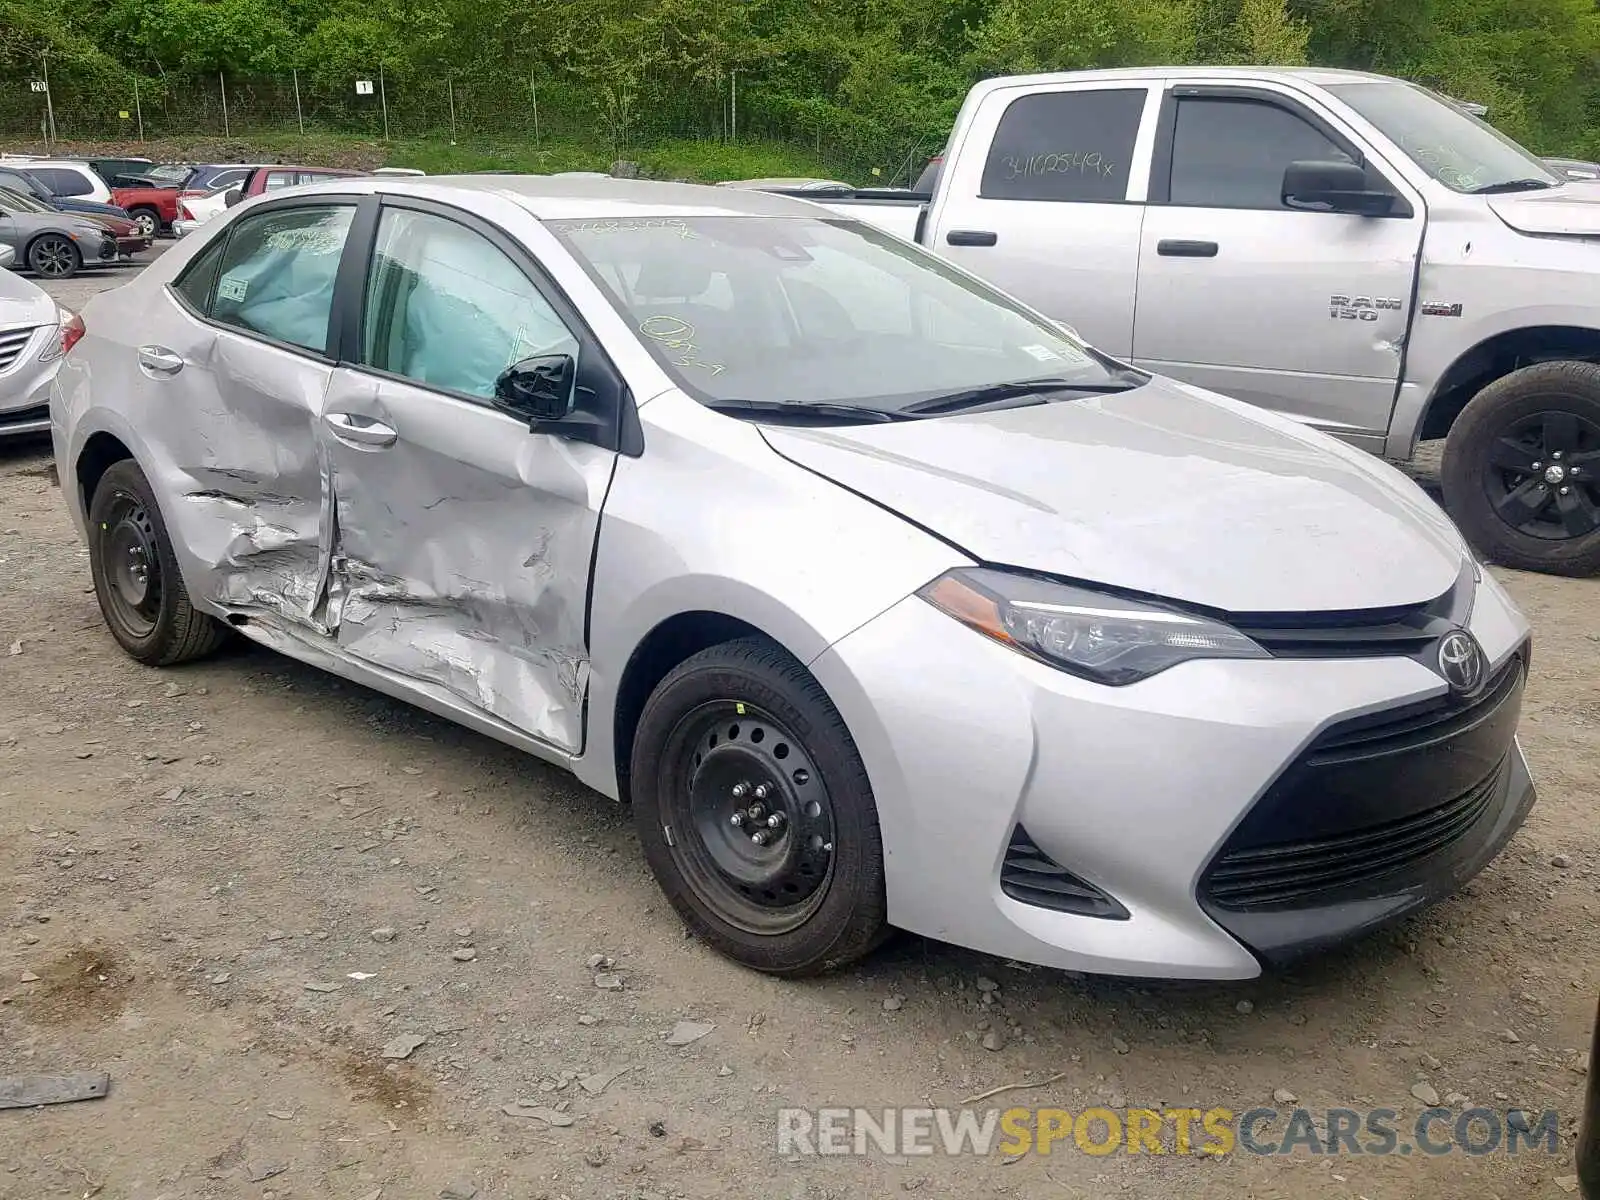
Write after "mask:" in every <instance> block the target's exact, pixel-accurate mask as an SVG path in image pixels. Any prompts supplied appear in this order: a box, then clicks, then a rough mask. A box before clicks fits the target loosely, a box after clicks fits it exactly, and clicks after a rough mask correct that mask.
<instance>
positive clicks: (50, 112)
mask: <svg viewBox="0 0 1600 1200" xmlns="http://www.w3.org/2000/svg"><path fill="white" fill-rule="evenodd" d="M39 63H40V65H41V66H43V68H44V113H45V117H44V120H45V139H44V140H45V145H47V146H48V145H49V144H50V143H51V142H53V141H55V140H56V98H55V96H54V94H52V93H51V91H50V51H48V50H46V51H45V52H44V53H42V54H41V55H39Z"/></svg>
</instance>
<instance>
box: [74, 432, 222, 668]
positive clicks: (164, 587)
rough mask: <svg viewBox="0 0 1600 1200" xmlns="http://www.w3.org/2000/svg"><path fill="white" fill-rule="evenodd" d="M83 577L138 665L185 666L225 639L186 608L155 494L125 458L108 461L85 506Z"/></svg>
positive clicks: (216, 624)
mask: <svg viewBox="0 0 1600 1200" xmlns="http://www.w3.org/2000/svg"><path fill="white" fill-rule="evenodd" d="M89 573H90V575H91V577H92V578H93V579H94V594H95V598H96V599H97V600H99V601H100V613H101V615H102V616H104V617H105V621H106V626H107V627H108V628H109V629H110V630H111V636H112V637H114V638H116V639H117V642H118V644H119V645H121V647H122V648H123V649H124V650H126V651H127V652H128V653H129V654H130V655H132V656H133V657H134V658H136V659H138V660H139V661H140V662H142V663H146V664H148V665H149V666H152V667H170V666H172V665H174V664H176V663H181V662H188V661H189V660H190V659H193V658H200V657H201V656H202V655H206V654H210V653H211V652H212V651H213V650H215V649H216V648H217V647H218V646H220V645H222V643H223V642H225V641H226V640H227V638H228V627H227V626H226V625H224V624H222V622H220V621H218V620H216V619H215V618H213V617H211V616H209V615H208V614H206V613H202V612H199V611H197V610H196V609H195V608H194V606H193V605H191V604H190V603H189V593H188V591H187V589H185V588H184V586H183V576H182V575H180V574H179V572H178V561H177V559H176V558H175V557H174V556H173V553H172V543H171V542H170V541H169V540H168V538H167V527H166V525H165V524H164V523H163V522H162V520H161V510H160V508H159V507H158V506H157V505H156V498H155V493H154V492H153V491H152V490H151V488H150V484H149V481H148V480H146V479H145V477H144V472H143V471H141V470H139V468H138V466H137V465H136V464H135V463H134V461H133V460H132V459H123V460H122V461H121V462H117V463H113V464H112V465H111V467H110V468H109V469H108V470H107V471H106V473H105V474H104V475H103V476H101V478H100V482H99V484H98V485H97V486H96V487H95V489H94V496H93V498H92V499H91V500H90V501H89Z"/></svg>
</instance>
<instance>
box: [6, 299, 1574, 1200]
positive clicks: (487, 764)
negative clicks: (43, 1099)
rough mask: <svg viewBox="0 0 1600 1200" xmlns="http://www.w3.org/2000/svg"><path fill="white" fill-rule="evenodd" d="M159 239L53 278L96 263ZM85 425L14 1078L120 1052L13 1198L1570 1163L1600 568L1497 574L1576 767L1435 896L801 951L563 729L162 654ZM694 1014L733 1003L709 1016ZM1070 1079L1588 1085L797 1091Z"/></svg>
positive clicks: (891, 1187)
mask: <svg viewBox="0 0 1600 1200" xmlns="http://www.w3.org/2000/svg"><path fill="white" fill-rule="evenodd" d="M121 277H125V273H124V276H118V275H115V274H110V275H105V276H90V277H86V278H85V279H84V280H83V281H72V282H68V283H66V284H63V285H60V286H59V287H57V288H55V289H54V290H55V291H56V292H57V294H58V296H59V297H60V298H61V299H62V300H63V301H64V302H66V303H68V304H70V303H72V302H73V301H74V300H76V299H81V297H82V296H83V295H84V294H85V293H86V292H87V291H88V290H90V289H93V288H98V287H103V286H107V285H108V284H112V283H114V282H115V281H116V280H117V279H118V278H121ZM48 455H49V452H48V446H47V445H44V444H40V443H38V442H34V443H29V444H22V445H16V444H13V445H5V446H0V577H3V578H4V579H5V581H6V582H5V586H4V587H3V589H0V683H3V686H0V881H3V883H0V1076H8V1075H16V1074H27V1073H44V1074H57V1073H64V1072H68V1071H73V1070H78V1069H87V1068H96V1069H103V1070H106V1071H109V1072H110V1074H111V1078H112V1084H111V1093H110V1096H109V1097H108V1098H106V1099H103V1100H96V1101H92V1102H88V1103H82V1104H68V1105H60V1106H57V1107H53V1108H46V1109H37V1110H18V1111H10V1112H3V1111H0V1197H6V1198H10V1197H16V1198H18V1200H21V1198H23V1197H26V1198H28V1200H35V1198H40V1197H52V1196H74V1197H84V1196H90V1195H93V1194H95V1193H96V1191H97V1190H101V1189H103V1191H101V1194H103V1195H106V1196H116V1197H132V1198H136V1200H156V1198H157V1197H161V1198H165V1200H188V1198H198V1197H219V1198H220V1197H259V1198H261V1200H275V1198H283V1197H319V1198H321V1197H326V1198H330V1200H374V1198H379V1197H382V1198H394V1197H434V1196H452V1195H454V1196H468V1195H471V1194H473V1191H474V1189H476V1195H478V1196H480V1197H484V1198H486V1200H488V1198H500V1197H519V1198H534V1197H546V1198H547V1200H559V1198H561V1197H566V1198H568V1200H589V1198H606V1200H609V1198H613V1197H626V1198H628V1200H649V1198H652V1197H655V1198H658V1200H665V1198H667V1197H696V1198H699V1197H728V1198H734V1197H738V1198H741V1200H745V1198H750V1197H760V1198H762V1200H824V1198H827V1197H832V1198H843V1197H862V1198H868V1197H870V1198H881V1197H886V1196H890V1195H897V1194H900V1193H901V1192H907V1193H915V1194H922V1195H929V1196H958V1197H963V1198H967V1197H980V1196H1012V1197H1026V1198H1029V1200H1032V1198H1035V1197H1052V1196H1061V1197H1090V1196H1094V1197H1105V1196H1123V1195H1126V1196H1140V1197H1142V1196H1149V1195H1155V1194H1158V1193H1160V1194H1164V1195H1167V1196H1172V1197H1218V1198H1221V1197H1228V1198H1230V1200H1233V1198H1237V1197H1261V1198H1266V1197H1290V1196H1293V1197H1300V1196H1314V1197H1349V1198H1351V1200H1354V1198H1356V1197H1366V1198H1368V1200H1380V1198H1384V1200H1388V1198H1393V1197H1409V1196H1416V1197H1429V1198H1432V1197H1436V1196H1472V1197H1494V1196H1497V1197H1502V1198H1504V1200H1511V1198H1513V1197H1516V1198H1522V1197H1544V1196H1551V1197H1554V1196H1561V1195H1565V1194H1566V1193H1567V1191H1568V1190H1570V1186H1571V1180H1570V1176H1571V1175H1572V1171H1573V1168H1572V1165H1571V1134H1572V1132H1573V1130H1572V1126H1571V1118H1572V1117H1574V1116H1575V1115H1576V1113H1577V1111H1578V1107H1579V1102H1580V1095H1581V1090H1582V1086H1583V1080H1582V1077H1581V1070H1582V1062H1581V1059H1582V1052H1583V1051H1584V1050H1585V1048H1586V1046H1587V1038H1588V1027H1589V1021H1590V1019H1591V1018H1592V1015H1593V1012H1594V1000H1595V994H1596V986H1597V976H1600V970H1597V968H1600V946H1597V942H1596V937H1595V929H1596V919H1595V918H1596V910H1597V901H1600V897H1597V890H1600V889H1597V882H1600V875H1597V874H1596V868H1597V866H1600V826H1597V823H1596V821H1595V818H1594V806H1595V800H1596V780H1597V779H1600V687H1597V685H1596V681H1597V680H1600V581H1592V580H1591V581H1581V582H1580V581H1572V580H1557V579H1547V578H1540V577H1536V576H1527V575H1518V574H1515V573H1505V575H1504V576H1503V577H1504V578H1505V580H1506V582H1507V584H1508V586H1509V587H1510V588H1511V590H1512V591H1513V593H1514V594H1515V595H1516V596H1517V597H1518V599H1519V600H1520V602H1521V603H1522V604H1523V605H1524V606H1525V608H1526V610H1527V611H1528V613H1529V615H1530V617H1531V619H1532V621H1533V624H1534V628H1535V631H1536V652H1535V656H1534V672H1533V679H1532V683H1531V686H1530V690H1529V694H1528V700H1527V704H1526V708H1525V712H1524V716H1523V727H1522V736H1523V739H1524V744H1525V745H1526V747H1527V749H1528V753H1529V756H1530V759H1531V761H1532V766H1533V771H1534V775H1535V778H1536V779H1537V781H1538V783H1539V785H1540V789H1541V798H1540V803H1539V805H1538V806H1537V807H1536V808H1535V810H1534V812H1533V815H1532V817H1531V818H1530V820H1529V823H1528V825H1527V827H1526V828H1525V829H1524V831H1523V832H1522V833H1521V834H1520V835H1519V836H1518V837H1517V838H1516V840H1515V841H1514V842H1513V843H1512V845H1511V847H1510V848H1509V849H1508V850H1507V852H1506V853H1505V854H1503V855H1502V856H1501V857H1500V858H1499V860H1497V861H1496V862H1495V863H1494V864H1493V865H1491V866H1490V868H1489V869H1488V870H1487V871H1485V872H1484V874H1483V875H1482V876H1480V877H1479V879H1478V880H1477V881H1475V882H1474V883H1473V884H1472V885H1471V886H1470V887H1468V888H1467V889H1466V890H1465V891H1464V892H1463V894H1462V895H1460V896H1459V897H1457V898H1456V899H1454V900H1452V901H1450V902H1448V903H1446V904H1444V905H1441V906H1439V907H1437V908H1435V909H1433V910H1431V911H1429V912H1428V913H1426V914H1424V915H1423V916H1421V917H1419V918H1416V919H1413V920H1410V921H1407V922H1405V923H1404V924H1402V925H1400V926H1398V927H1396V928H1394V929H1393V930H1391V931H1389V932H1387V933H1385V934H1383V935H1381V936H1378V937H1374V938H1372V939H1369V940H1367V941H1365V942H1363V943H1361V944H1359V945H1357V946H1354V947H1351V948H1349V949H1347V950H1344V951H1342V952H1340V953H1337V954H1334V955H1331V956H1326V957H1323V958H1320V959H1317V960H1315V961H1313V962H1311V963H1309V964H1306V965H1304V966H1302V967H1300V968H1298V969H1296V970H1295V971H1293V972H1291V973H1287V974H1279V975H1274V976H1272V977H1269V978H1265V979H1261V980H1257V981H1253V982H1249V983H1241V984H1232V985H1180V984H1151V983H1145V982H1138V981H1125V980H1097V979H1085V978H1078V977H1073V976H1068V975H1064V974H1061V973H1056V972H1051V971H1044V970H1032V969H1027V968H1022V967H1019V966H1017V965H1016V964H1011V963H1004V962H1000V961H996V960H993V959H988V958H985V957H983V956H981V955H976V954H971V953H968V952H965V951H960V950H956V949H953V948H951V947H948V946H944V945H940V944H937V943H934V942H929V941H924V940H920V939H916V938H910V937H902V938H900V939H898V940H897V941H895V942H893V943H891V944H890V945H889V946H888V947H886V948H885V949H884V950H883V951H882V952H881V953H879V954H878V955H876V956H875V957H874V958H873V959H872V960H871V961H870V962H868V963H867V964H865V965H864V966H862V967H860V968H859V969H855V970H850V971H846V972H843V973H841V974H838V975H835V976H832V977H830V978H827V979H824V980H821V981H814V982H806V983H780V982H777V981H773V980H769V979H766V978H764V977H761V976H758V975H754V974H751V973H749V972H746V971H743V970H741V969H739V968H737V967H734V966H732V965H730V964H728V963H727V962H725V961H723V960H721V959H719V958H717V957H716V956H714V955H713V954H711V953H710V952H708V951H707V950H706V949H705V948H704V947H702V946H701V945H699V944H698V943H697V942H695V941H693V940H691V939H688V938H686V937H685V935H684V931H683V929H682V927H681V926H680V925H679V923H678V922H677V920H676V919H675V918H674V917H673V915H672V914H671V912H670V910H669V909H668V907H667V905H666V904H665V903H664V901H662V899H661V898H660V897H659V895H658V893H657V891H656V889H655V887H654V885H653V883H652V882H651V880H650V878H649V877H648V875H647V874H646V872H645V869H644V867H643V865H642V862H641V858H640V854H639V852H638V847H637V845H636V843H635V841H634V838H633V836H632V834H631V831H630V829H629V826H628V824H627V821H626V820H625V816H624V814H622V813H621V812H619V811H618V810H616V809H615V808H614V807H613V806H611V805H609V804H608V803H607V802H605V801H603V800H601V799H600V798H598V797H596V796H594V795H593V794H591V793H588V792H586V791H585V790H584V789H582V788H581V787H579V786H577V785H576V784H575V783H573V782H572V781H571V780H570V779H568V778H567V777H565V776H563V775H561V774H559V773H557V772H555V771H553V770H551V769H549V768H547V767H545V766H543V765H541V764H540V763H538V762H535V761H533V760H531V759H529V758H526V757H524V756H522V755H519V754H518V753H516V752H514V751H512V750H509V749H507V748H505V747H502V746H500V745H498V744H496V743H493V742H490V741H487V740H485V739H483V738H480V737H478V736H476V735H474V734H471V733H467V732H465V731H463V730H460V729H457V728H455V727H453V726H450V725H447V724H445V723H443V722H440V721H437V720H434V719H433V718H431V717H429V716H426V715H424V714H422V713H420V712H418V711H416V710H414V709H411V708H409V707H407V706H405V705H402V704H396V703H393V702H391V701H389V700H387V699H384V698H382V697H380V696H378V695H376V694H374V693H371V692H367V691H364V690H362V689H360V688H356V687H353V686H350V685H348V684H344V683H341V682H340V681H338V680H336V679H334V678H332V677H330V676H327V675H322V674H319V673H317V672H315V671H313V670H311V669H309V668H306V667H302V666H299V665H297V664H295V663H293V662H290V661H289V660H287V659H283V658H278V657H275V656H274V655H272V654H270V653H268V652H266V651H263V650H259V649H255V648H252V647H250V646H248V645H239V646H237V647H234V648H232V649H230V650H228V651H226V652H224V653H223V654H221V655H220V656H218V657H216V658H214V659H212V660H209V661H207V662H204V663H200V664H195V665H192V666H189V667H185V668H182V669H177V670H171V671H154V670H149V669H146V668H143V667H140V666H138V665H136V664H135V663H133V662H132V661H131V660H129V659H128V658H126V657H125V656H124V655H123V654H122V653H121V652H120V651H119V650H118V649H117V647H116V646H115V644H114V643H113V642H112V640H111V638H110V636H109V635H108V634H107V633H106V631H105V629H104V628H103V625H102V623H101V619H100V615H99V612H98V609H97V608H96V605H95V602H94V597H93V595H92V593H91V591H90V587H89V574H88V568H87V562H86V558H85V554H84V551H83V549H82V547H81V546H80V545H79V544H78V542H77V540H76V538H75V536H74V534H73V532H72V530H71V528H70V526H69V524H68V521H67V518H66V514H65V511H64V509H63V507H62V504H61V499H60V495H59V492H58V491H57V487H56V483H55V480H54V473H53V470H52V467H51V463H50V459H49V456H48ZM8 648H9V651H10V653H9V654H8V653H6V651H7V649H8ZM596 956H605V957H606V958H608V959H610V960H612V961H611V962H610V963H607V962H603V961H600V960H599V959H597V958H596ZM597 982H598V983H600V984H613V983H618V982H620V985H621V986H620V987H615V988H612V987H603V986H597ZM680 1021H694V1022H702V1023H706V1024H710V1025H711V1026H713V1028H712V1029H711V1030H710V1031H709V1032H708V1033H705V1035H704V1036H702V1037H699V1038H698V1039H696V1040H694V1041H692V1042H690V1043H689V1044H687V1045H682V1046H676V1045H673V1044H671V1042H672V1041H674V1040H679V1039H671V1040H669V1038H668V1036H667V1035H668V1033H669V1031H672V1030H673V1029H674V1027H675V1026H676V1025H677V1023H678V1022H680ZM988 1047H995V1048H994V1049H990V1048H988ZM386 1050H387V1051H388V1053H389V1054H391V1055H399V1054H401V1053H402V1052H405V1053H406V1057H403V1058H400V1057H393V1058H389V1057H385V1051H386ZM618 1069H622V1071H623V1073H622V1074H620V1075H617V1076H616V1077H615V1078H611V1079H609V1081H608V1080H607V1078H606V1077H607V1075H608V1074H609V1073H610V1072H612V1071H614V1070H618ZM1052 1077H1056V1078H1055V1079H1054V1081H1053V1082H1050V1083H1048V1084H1047V1085H1045V1086H1042V1087H1038V1088H1035V1089H1033V1090H1029V1091H1024V1092H1017V1093H1013V1094H1011V1095H1009V1096H1006V1097H1002V1098H1001V1099H999V1100H996V1101H994V1102H993V1103H996V1104H1001V1105H1004V1104H1011V1103H1016V1104H1023V1103H1026V1104H1037V1105H1048V1106H1058V1107H1064V1108H1068V1109H1072V1110H1074V1111H1078V1110H1082V1109H1084V1108H1085V1107H1087V1106H1091V1105H1096V1104H1105V1105H1110V1106H1112V1107H1120V1106H1122V1105H1129V1104H1131V1105H1145V1106H1150V1107H1157V1108H1159V1107H1178V1106H1182V1107H1194V1108H1200V1109H1207V1108H1211V1107H1215V1106H1222V1107H1228V1108H1232V1109H1234V1110H1245V1109H1249V1108H1251V1107H1254V1106H1257V1105H1269V1106H1275V1107H1277V1108H1280V1109H1285V1110H1287V1109H1290V1108H1293V1107H1294V1106H1295V1105H1296V1104H1298V1105H1301V1106H1304V1107H1306V1108H1307V1109H1309V1110H1311V1111H1313V1112H1319V1111H1321V1110H1325V1109H1327V1108H1330V1107H1348V1108H1352V1109H1358V1110H1364V1109H1370V1108H1373V1107H1388V1108H1393V1109H1396V1110H1398V1111H1399V1112H1400V1113H1401V1118H1400V1120H1399V1122H1398V1124H1399V1125H1400V1127H1401V1129H1402V1133H1404V1132H1405V1130H1406V1127H1407V1122H1409V1121H1410V1120H1411V1119H1412V1117H1413V1116H1414V1114H1415V1113H1416V1112H1417V1111H1418V1110H1420V1109H1421V1108H1422V1107H1424V1105H1425V1102H1426V1100H1427V1099H1431V1096H1432V1095H1433V1094H1434V1093H1436V1094H1437V1095H1438V1096H1439V1097H1440V1098H1441V1099H1442V1100H1443V1101H1444V1103H1446V1104H1447V1105H1454V1106H1455V1107H1456V1108H1464V1107H1467V1106H1470V1105H1473V1104H1483V1105H1486V1106H1489V1107H1492V1108H1496V1109H1499V1110H1501V1111H1504V1110H1505V1109H1507V1108H1511V1107H1519V1106H1521V1107H1526V1108H1528V1109H1531V1110H1535V1111H1541V1110H1544V1109H1547V1108H1554V1109H1556V1110H1558V1111H1559V1112H1560V1113H1561V1114H1562V1117H1561V1143H1560V1151H1559V1153H1558V1154H1557V1155H1555V1156H1551V1155H1548V1154H1545V1153H1543V1152H1539V1153H1531V1152H1528V1151H1527V1150H1524V1151H1522V1152H1521V1153H1520V1154H1517V1155H1514V1156H1513V1155H1507V1154H1505V1153H1503V1152H1496V1153H1491V1154H1486V1155H1482V1156H1469V1155H1466V1154H1464V1153H1460V1152H1457V1153H1453V1154H1448V1155H1444V1156H1442V1157H1432V1156H1428V1155H1423V1154H1415V1155H1410V1156H1405V1155H1400V1154H1395V1155H1390V1156H1387V1157H1375V1156H1372V1155H1363V1156H1352V1155H1350V1154H1348V1153H1346V1154H1342V1155H1339V1156H1326V1155H1313V1154H1310V1153H1307V1152H1305V1151H1301V1152H1299V1153H1297V1154H1296V1155H1294V1156H1292V1157H1289V1158H1262V1157H1258V1156H1255V1155H1252V1154H1247V1153H1244V1152H1242V1151H1240V1152H1235V1153H1233V1154H1231V1155H1227V1156H1224V1157H1221V1158H1199V1157H1195V1156H1187V1157H1185V1156H1179V1155H1172V1154H1168V1155H1164V1156H1160V1157H1157V1156H1151V1155H1130V1154H1127V1153H1121V1152H1119V1153H1116V1154H1114V1155H1111V1156H1108V1157H1098V1156H1091V1155H1087V1154H1084V1153H1080V1152H1079V1151H1078V1150H1077V1149H1075V1148H1074V1147H1073V1146H1072V1144H1071V1141H1070V1140H1069V1141H1068V1142H1066V1143H1063V1144H1061V1145H1058V1146H1057V1147H1056V1148H1055V1152H1054V1153H1051V1154H1049V1155H1045V1154H1041V1153H1038V1152H1035V1153H1031V1154H1028V1155H1026V1156H1023V1157H1021V1158H1020V1159H1018V1160H1016V1161H1010V1160H1008V1159H1006V1158H1002V1157H1001V1156H1000V1155H999V1154H995V1155H992V1156H989V1157H985V1158H974V1157H966V1158H946V1157H942V1156H941V1157H938V1158H920V1157H886V1156H884V1155H881V1154H874V1155H872V1156H870V1157H866V1158H855V1157H842V1158H799V1159H786V1158H785V1157H783V1156H780V1155H779V1154H778V1153H777V1151H776V1149H775V1147H776V1138H775V1129H776V1121H777V1118H776V1112H777V1109H779V1108H780V1107H782V1106H788V1105H796V1106H802V1107H817V1106H824V1105H849V1106H864V1107H869V1108H881V1107H883V1106H888V1105H951V1106H954V1105H959V1104H961V1102H962V1101H963V1099H964V1098H966V1097H969V1096H972V1095H974V1094H976V1093H979V1092H983V1091H985V1090H987V1089H990V1088H993V1087H996V1086H999V1085H1002V1084H1007V1083H1015V1082H1019V1081H1034V1082H1037V1081H1042V1080H1049V1079H1051V1078H1052ZM1275 1094H1276V1095H1277V1099H1276V1101H1275V1100H1274V1096H1275ZM518 1101H525V1102H526V1104H525V1105H524V1106H522V1107H516V1102H518ZM506 1106H513V1111H514V1112H516V1113H517V1114H518V1115H508V1114H507V1113H506V1112H505V1108H506ZM536 1106H537V1107H536ZM535 1113H542V1114H543V1117H544V1118H548V1119H541V1118H540V1117H539V1116H537V1115H534V1114H535ZM1279 1128H1280V1129H1281V1123H1280V1125H1279ZM1404 1140H1407V1139H1405V1138H1404V1137H1402V1141H1404Z"/></svg>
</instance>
